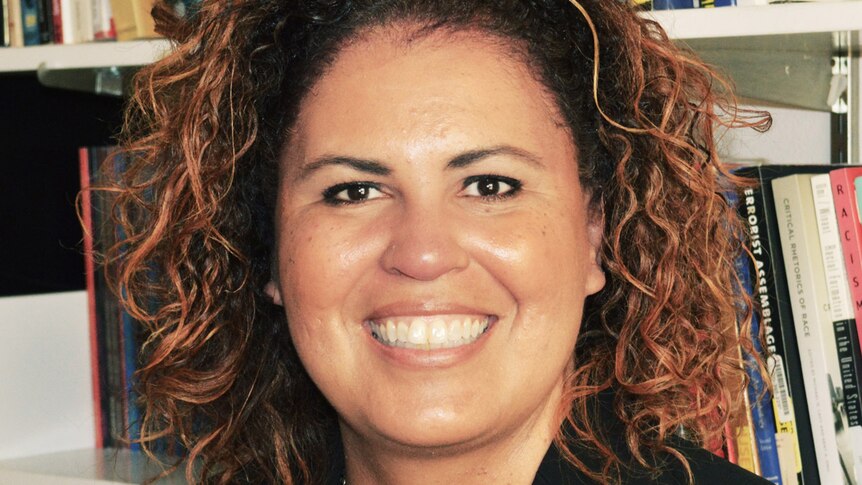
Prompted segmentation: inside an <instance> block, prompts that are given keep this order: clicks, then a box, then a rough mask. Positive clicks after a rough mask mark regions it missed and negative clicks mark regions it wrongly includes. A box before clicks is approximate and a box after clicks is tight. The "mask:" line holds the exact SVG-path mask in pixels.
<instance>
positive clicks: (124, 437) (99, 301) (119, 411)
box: [79, 147, 141, 450]
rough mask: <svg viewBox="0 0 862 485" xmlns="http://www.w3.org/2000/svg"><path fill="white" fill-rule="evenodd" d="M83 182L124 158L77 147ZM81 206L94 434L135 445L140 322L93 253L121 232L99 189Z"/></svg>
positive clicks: (109, 442)
mask: <svg viewBox="0 0 862 485" xmlns="http://www.w3.org/2000/svg"><path fill="white" fill-rule="evenodd" d="M79 156H80V165H81V174H82V186H84V187H100V186H102V185H104V184H105V178H104V177H105V174H106V173H107V174H112V173H116V172H119V171H122V170H123V169H124V162H123V159H122V158H121V157H119V156H115V155H114V153H113V148H112V147H90V148H81V149H80V150H79ZM84 194H86V197H84V196H82V212H83V214H84V216H85V217H84V222H85V224H86V225H85V227H87V229H88V230H87V231H86V234H87V236H86V237H85V248H86V251H85V261H86V270H87V289H88V295H89V298H90V309H91V334H92V342H93V349H95V351H94V352H93V362H94V363H93V369H94V370H93V376H94V383H97V386H96V387H97V388H98V389H97V390H94V396H95V398H94V400H95V401H96V403H97V406H96V410H97V412H98V418H97V427H98V430H97V439H98V440H99V441H100V443H101V446H105V447H123V448H132V449H133V450H135V449H139V445H138V444H137V443H135V442H134V440H135V439H137V438H138V437H139V432H138V427H139V424H140V410H139V407H138V404H137V395H136V393H135V389H134V385H133V382H134V372H135V370H136V369H137V359H138V352H139V350H140V344H141V334H140V330H139V326H138V325H137V324H136V322H134V321H133V319H132V318H131V317H130V316H129V314H128V313H127V312H125V310H124V309H123V307H122V305H120V302H119V299H118V298H117V296H116V295H115V294H114V293H113V292H112V291H111V290H110V288H109V285H108V282H107V280H106V275H105V273H104V271H103V268H100V265H99V264H97V261H96V255H97V254H100V253H103V252H104V251H105V250H106V249H107V248H108V247H110V246H113V245H114V244H116V242H117V241H119V240H121V239H122V233H121V232H120V231H119V228H118V226H117V225H116V224H115V222H114V220H113V218H112V215H111V210H112V209H111V207H112V204H111V201H110V200H109V197H108V196H107V195H106V193H105V192H103V191H100V190H89V191H84Z"/></svg>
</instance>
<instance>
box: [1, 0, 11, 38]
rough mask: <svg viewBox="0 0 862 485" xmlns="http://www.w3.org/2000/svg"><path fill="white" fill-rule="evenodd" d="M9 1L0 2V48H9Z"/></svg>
mask: <svg viewBox="0 0 862 485" xmlns="http://www.w3.org/2000/svg"><path fill="white" fill-rule="evenodd" d="M9 43H10V39H9V0H0V47H9Z"/></svg>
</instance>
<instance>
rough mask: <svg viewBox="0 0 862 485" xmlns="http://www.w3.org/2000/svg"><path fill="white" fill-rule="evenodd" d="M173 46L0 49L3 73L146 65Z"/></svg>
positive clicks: (134, 43)
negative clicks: (43, 65) (43, 66)
mask: <svg viewBox="0 0 862 485" xmlns="http://www.w3.org/2000/svg"><path fill="white" fill-rule="evenodd" d="M169 49H170V43H169V42H168V41H166V40H163V39H158V40H137V41H129V42H92V43H87V44H71V45H40V46H32V47H4V48H0V72H20V71H36V70H37V69H38V68H39V66H40V65H42V64H45V67H47V68H49V69H85V68H94V67H111V66H118V67H122V66H142V65H145V64H149V63H151V62H153V61H154V60H156V59H159V58H161V57H162V56H164V55H165V54H166V53H167V52H168V50H169Z"/></svg>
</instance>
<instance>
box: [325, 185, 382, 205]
mask: <svg viewBox="0 0 862 485" xmlns="http://www.w3.org/2000/svg"><path fill="white" fill-rule="evenodd" d="M381 196H383V192H381V191H380V187H379V186H378V185H377V184H375V183H372V182H346V183H343V184H338V185H333V186H332V187H329V188H328V189H326V190H324V191H323V200H324V202H326V203H327V204H330V205H348V204H359V203H362V202H365V201H366V200H371V199H376V198H378V197H381Z"/></svg>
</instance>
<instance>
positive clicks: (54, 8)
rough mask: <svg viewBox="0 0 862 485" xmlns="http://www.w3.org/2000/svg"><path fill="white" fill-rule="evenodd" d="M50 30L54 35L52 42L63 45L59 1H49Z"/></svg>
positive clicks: (61, 15) (61, 16)
mask: <svg viewBox="0 0 862 485" xmlns="http://www.w3.org/2000/svg"><path fill="white" fill-rule="evenodd" d="M51 29H52V32H53V34H54V38H53V39H52V42H54V43H55V44H62V43H63V14H62V6H61V4H60V0H51Z"/></svg>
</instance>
